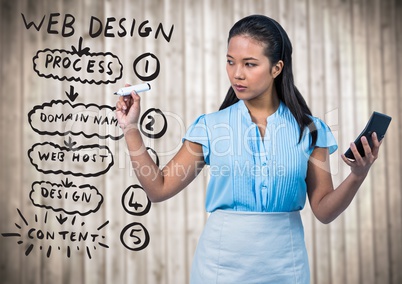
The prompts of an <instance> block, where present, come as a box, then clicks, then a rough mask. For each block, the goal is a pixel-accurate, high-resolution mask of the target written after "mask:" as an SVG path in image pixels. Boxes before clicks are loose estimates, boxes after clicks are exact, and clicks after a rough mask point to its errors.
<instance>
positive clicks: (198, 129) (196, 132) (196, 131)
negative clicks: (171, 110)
mask: <svg viewBox="0 0 402 284" xmlns="http://www.w3.org/2000/svg"><path fill="white" fill-rule="evenodd" d="M184 140H188V141H190V142H194V143H197V144H201V145H202V151H203V154H204V161H205V163H206V164H207V165H209V148H210V147H209V133H208V128H207V125H206V121H205V114H203V115H201V116H199V117H198V118H197V119H196V120H195V121H194V122H193V124H191V125H190V127H189V128H188V129H187V132H186V134H185V135H184V137H183V139H182V141H183V142H184Z"/></svg>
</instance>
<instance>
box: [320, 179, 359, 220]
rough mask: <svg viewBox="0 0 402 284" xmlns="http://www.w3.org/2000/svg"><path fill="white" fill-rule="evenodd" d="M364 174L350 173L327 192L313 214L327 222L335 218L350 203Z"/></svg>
mask: <svg viewBox="0 0 402 284" xmlns="http://www.w3.org/2000/svg"><path fill="white" fill-rule="evenodd" d="M365 177H366V176H356V175H355V174H354V173H350V174H349V175H348V176H347V177H346V179H345V180H344V181H343V182H342V183H341V184H340V185H339V186H338V187H337V188H336V189H335V190H332V191H330V192H329V193H327V194H326V195H325V196H324V197H323V198H322V199H321V201H320V202H319V204H318V206H317V210H316V212H315V214H316V215H317V217H318V218H319V219H320V221H321V222H323V223H325V224H327V223H330V222H332V221H333V220H335V219H336V218H337V217H338V216H339V215H340V214H341V213H342V212H343V211H345V210H346V208H347V207H348V206H349V205H350V203H351V202H352V200H353V198H354V197H355V195H356V193H357V191H358V189H359V188H360V186H361V185H362V183H363V181H364V179H365Z"/></svg>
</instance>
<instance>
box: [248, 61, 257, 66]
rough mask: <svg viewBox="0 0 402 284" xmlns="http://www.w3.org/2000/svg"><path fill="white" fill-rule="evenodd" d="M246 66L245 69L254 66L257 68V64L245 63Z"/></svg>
mask: <svg viewBox="0 0 402 284" xmlns="http://www.w3.org/2000/svg"><path fill="white" fill-rule="evenodd" d="M246 66H247V67H254V66H257V64H254V63H250V62H247V63H246Z"/></svg>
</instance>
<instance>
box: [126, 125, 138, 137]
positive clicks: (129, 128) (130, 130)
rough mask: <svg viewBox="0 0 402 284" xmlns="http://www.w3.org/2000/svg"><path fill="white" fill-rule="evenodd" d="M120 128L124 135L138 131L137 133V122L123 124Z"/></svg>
mask: <svg viewBox="0 0 402 284" xmlns="http://www.w3.org/2000/svg"><path fill="white" fill-rule="evenodd" d="M122 130H123V133H124V135H127V134H131V133H135V132H138V133H139V132H140V131H139V129H138V124H137V123H133V124H128V125H125V126H124V127H122Z"/></svg>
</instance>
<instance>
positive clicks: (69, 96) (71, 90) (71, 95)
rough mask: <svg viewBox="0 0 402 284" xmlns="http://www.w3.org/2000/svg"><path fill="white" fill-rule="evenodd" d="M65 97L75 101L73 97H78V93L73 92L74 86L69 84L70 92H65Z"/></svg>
mask: <svg viewBox="0 0 402 284" xmlns="http://www.w3.org/2000/svg"><path fill="white" fill-rule="evenodd" d="M66 95H67V97H68V98H69V99H70V101H72V102H73V101H75V99H76V98H77V97H78V93H75V92H74V86H71V85H70V93H68V92H66Z"/></svg>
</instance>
